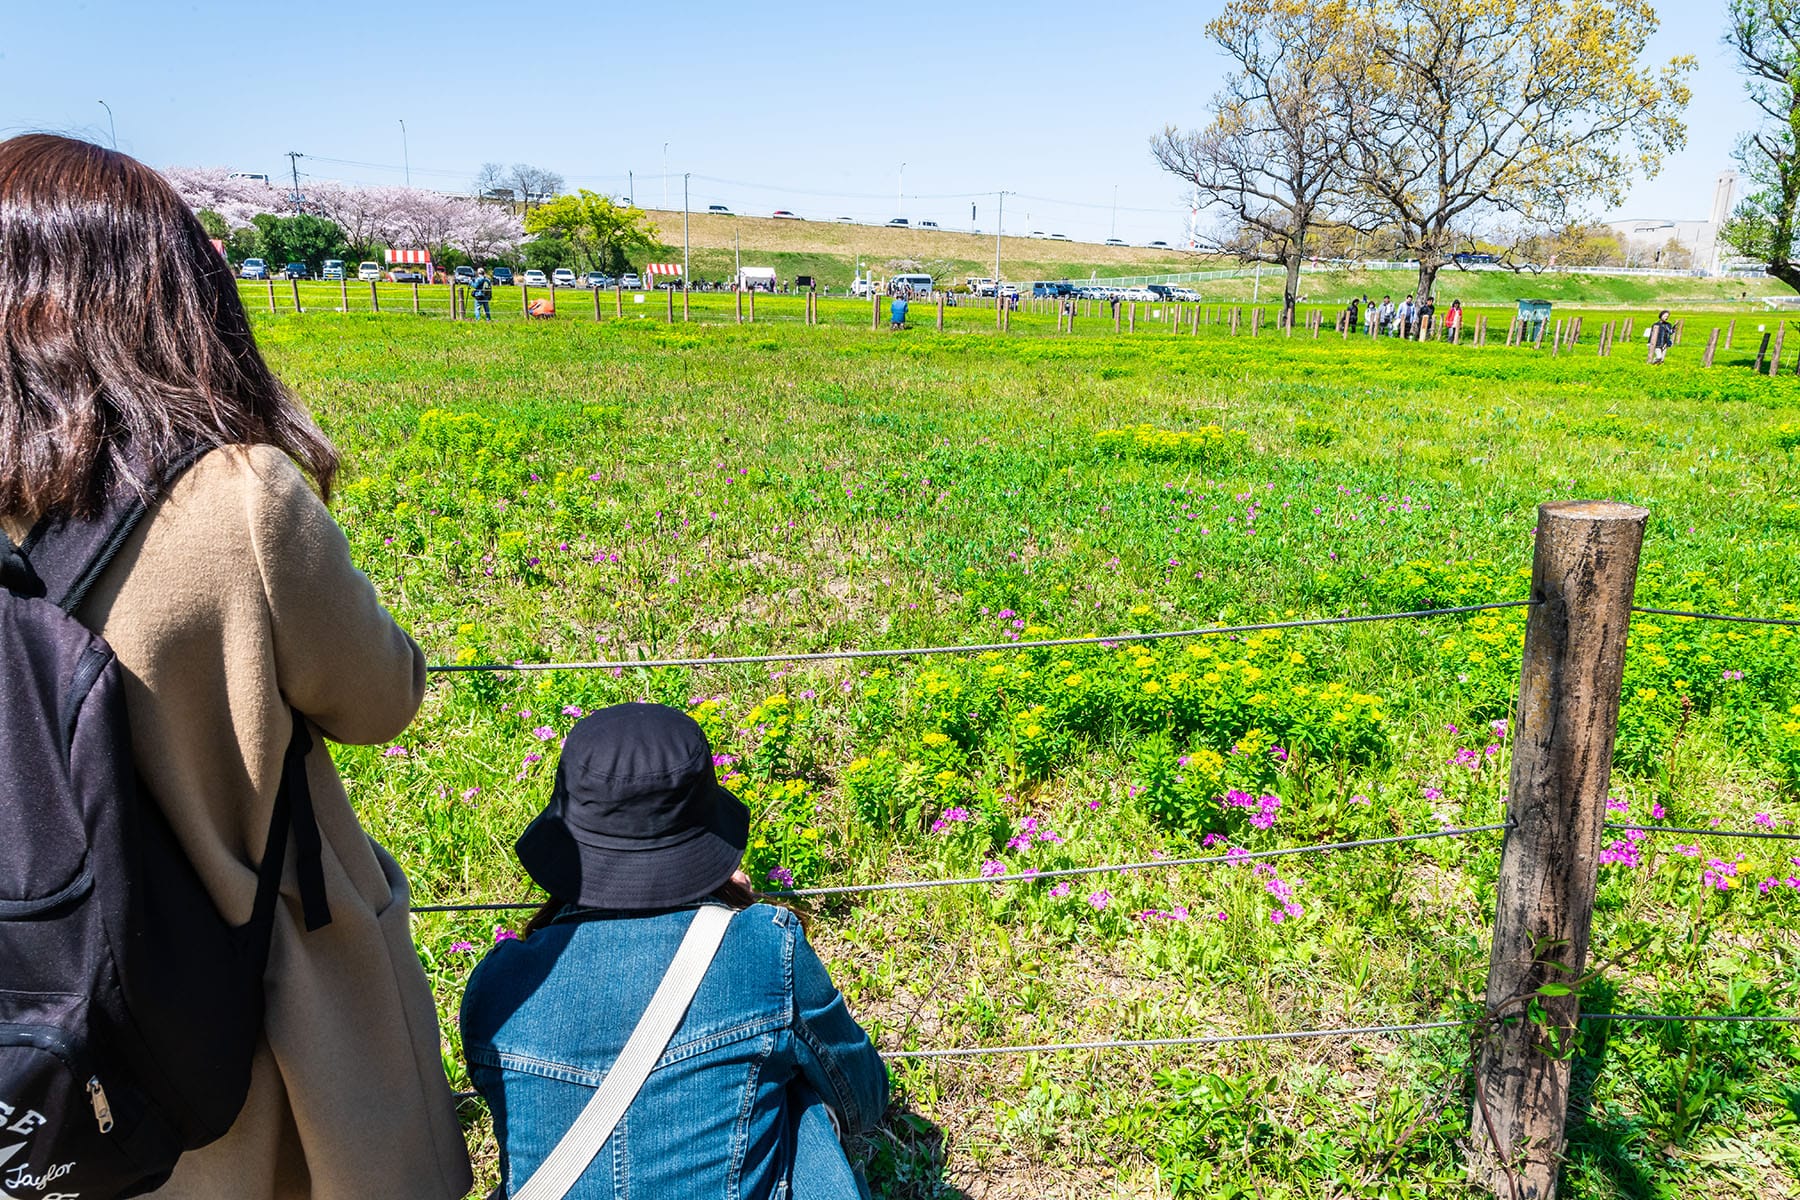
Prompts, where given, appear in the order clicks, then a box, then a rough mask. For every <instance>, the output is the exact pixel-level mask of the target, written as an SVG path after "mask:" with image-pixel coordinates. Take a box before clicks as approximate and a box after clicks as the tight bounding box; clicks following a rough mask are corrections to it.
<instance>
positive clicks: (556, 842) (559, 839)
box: [515, 787, 750, 909]
mask: <svg viewBox="0 0 1800 1200" xmlns="http://www.w3.org/2000/svg"><path fill="white" fill-rule="evenodd" d="M716 799H717V800H718V803H717V805H716V806H715V808H714V813H713V815H714V820H713V821H712V822H711V823H710V825H709V826H697V827H695V828H694V829H693V830H692V831H691V833H689V834H688V836H685V837H682V838H680V839H678V840H675V841H669V840H667V839H659V842H658V844H657V845H655V846H654V847H641V848H629V847H624V846H621V845H620V844H619V843H618V842H617V841H616V840H614V839H608V842H609V843H610V844H608V845H596V844H591V843H590V842H588V841H586V840H583V839H580V838H578V837H577V836H576V834H575V833H574V832H572V831H571V830H570V828H569V826H568V825H567V824H566V823H565V822H564V821H563V819H562V815H561V813H560V812H558V811H557V806H556V805H554V804H552V805H551V806H550V807H549V808H547V809H545V810H544V811H543V812H541V813H539V814H538V816H537V818H536V819H535V820H533V821H532V822H531V824H530V825H528V826H526V827H525V832H524V833H522V834H520V835H519V840H518V842H517V843H516V844H515V849H516V850H517V852H518V855H519V862H520V864H521V865H523V866H524V868H525V870H526V872H527V873H528V874H530V876H531V878H532V879H533V880H535V881H536V882H537V885H538V886H539V887H541V888H543V889H544V890H545V891H547V892H549V893H550V895H551V896H553V897H555V898H556V899H558V900H561V901H564V902H567V903H574V904H581V905H585V906H588V907H591V908H622V909H637V908H670V907H674V906H676V905H680V904H691V903H692V902H694V901H695V900H700V899H703V898H704V897H706V896H710V895H712V893H713V892H715V891H717V890H718V889H719V887H720V886H721V885H722V884H724V883H725V881H726V880H728V879H730V878H731V876H732V875H733V874H734V873H735V872H736V871H737V869H738V865H739V864H740V863H742V862H743V859H744V847H745V846H747V845H748V844H749V841H750V810H749V809H748V808H746V807H745V805H744V802H743V801H742V800H739V799H738V798H737V797H736V796H735V795H733V794H732V793H731V792H729V791H727V790H726V789H725V788H722V787H721V788H718V789H717V797H716Z"/></svg>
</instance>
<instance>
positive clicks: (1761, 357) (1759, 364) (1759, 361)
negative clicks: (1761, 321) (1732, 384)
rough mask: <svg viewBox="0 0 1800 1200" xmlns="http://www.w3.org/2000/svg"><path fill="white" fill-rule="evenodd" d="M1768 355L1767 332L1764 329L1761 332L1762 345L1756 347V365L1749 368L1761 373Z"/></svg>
mask: <svg viewBox="0 0 1800 1200" xmlns="http://www.w3.org/2000/svg"><path fill="white" fill-rule="evenodd" d="M1768 357H1769V334H1768V332H1767V331H1766V330H1765V331H1764V333H1763V336H1762V345H1760V346H1758V347H1757V348H1756V365H1755V366H1754V367H1752V368H1750V369H1751V370H1752V371H1755V372H1756V373H1757V374H1758V375H1761V374H1762V373H1763V364H1764V362H1765V361H1766V360H1767V359H1768Z"/></svg>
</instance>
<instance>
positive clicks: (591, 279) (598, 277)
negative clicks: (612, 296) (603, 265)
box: [581, 271, 613, 288]
mask: <svg viewBox="0 0 1800 1200" xmlns="http://www.w3.org/2000/svg"><path fill="white" fill-rule="evenodd" d="M612 285H613V281H612V276H611V275H608V274H607V273H606V272H605V271H589V272H588V273H587V274H586V275H583V276H582V277H581V286H582V287H584V288H609V287H611V286H612Z"/></svg>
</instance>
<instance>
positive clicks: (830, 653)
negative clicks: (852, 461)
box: [425, 600, 1536, 674]
mask: <svg viewBox="0 0 1800 1200" xmlns="http://www.w3.org/2000/svg"><path fill="white" fill-rule="evenodd" d="M1534 603H1536V602H1535V601H1532V600H1504V601H1499V602H1496V603H1493V604H1465V605H1461V606H1459V607H1456V608H1427V609H1418V610H1415V611H1412V612H1393V613H1362V614H1359V615H1352V616H1342V617H1310V618H1307V619H1304V620H1298V621H1263V622H1260V623H1257V624H1253V625H1216V626H1210V627H1207V628H1202V629H1165V630H1160V631H1158V632H1155V633H1114V634H1100V635H1096V636H1093V637H1073V638H1041V639H1038V640H1036V641H1021V642H988V643H982V644H978V645H964V646H912V647H905V648H896V649H891V650H816V651H806V652H794V653H785V654H738V655H730V656H725V657H717V656H715V657H708V658H656V659H638V660H635V661H634V660H631V659H616V660H610V661H608V660H603V661H598V662H561V663H556V662H550V663H530V662H513V663H442V664H439V665H436V666H430V667H426V668H425V669H426V670H427V671H431V672H441V673H446V674H448V673H466V672H471V671H622V670H626V669H628V668H630V669H636V670H651V669H655V668H661V667H732V666H746V665H752V664H758V663H792V662H824V661H827V660H833V659H857V658H924V657H927V656H929V655H934V654H986V653H989V652H991V651H1001V650H1042V649H1049V648H1054V647H1058V646H1112V645H1119V644H1125V643H1129V642H1153V641H1161V640H1165V639H1168V638H1194V637H1216V636H1219V635H1223V634H1236V633H1261V632H1265V631H1268V630H1274V629H1310V628H1314V627H1316V626H1321V625H1357V624H1362V623H1365V622H1369V621H1408V620H1422V619H1424V618H1426V617H1443V616H1453V615H1456V614H1459V613H1472V612H1485V611H1488V610H1490V609H1496V608H1525V607H1529V606H1530V605H1532V604H1534Z"/></svg>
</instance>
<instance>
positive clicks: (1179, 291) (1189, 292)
mask: <svg viewBox="0 0 1800 1200" xmlns="http://www.w3.org/2000/svg"><path fill="white" fill-rule="evenodd" d="M1170 298H1171V299H1174V300H1179V301H1180V302H1181V303H1183V304H1198V303H1200V293H1199V292H1196V291H1195V290H1194V289H1193V288H1186V287H1178V288H1175V289H1174V294H1173V295H1172V296H1171V297H1170Z"/></svg>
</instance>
